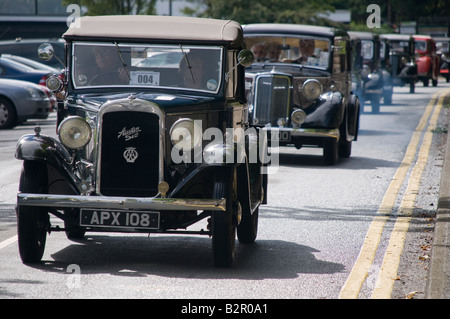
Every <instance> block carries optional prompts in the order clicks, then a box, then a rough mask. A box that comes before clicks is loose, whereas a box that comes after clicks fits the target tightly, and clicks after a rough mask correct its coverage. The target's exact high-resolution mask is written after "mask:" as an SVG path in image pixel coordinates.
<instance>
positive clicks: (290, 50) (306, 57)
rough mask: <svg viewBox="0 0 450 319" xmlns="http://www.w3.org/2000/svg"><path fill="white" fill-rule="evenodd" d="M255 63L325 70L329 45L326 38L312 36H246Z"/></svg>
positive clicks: (327, 64)
mask: <svg viewBox="0 0 450 319" xmlns="http://www.w3.org/2000/svg"><path fill="white" fill-rule="evenodd" d="M246 43H247V47H249V48H250V49H251V51H252V53H253V55H254V56H255V62H281V63H297V64H302V65H305V66H310V67H317V68H321V69H327V68H328V66H329V63H330V51H331V45H330V41H329V39H327V38H322V37H313V36H306V35H305V36H301V35H300V36H296V37H292V36H283V35H279V36H251V35H247V36H246Z"/></svg>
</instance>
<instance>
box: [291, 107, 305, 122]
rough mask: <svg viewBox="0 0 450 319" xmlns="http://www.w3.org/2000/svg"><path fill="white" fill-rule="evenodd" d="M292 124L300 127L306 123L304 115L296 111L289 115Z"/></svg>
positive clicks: (301, 111) (303, 112)
mask: <svg viewBox="0 0 450 319" xmlns="http://www.w3.org/2000/svg"><path fill="white" fill-rule="evenodd" d="M291 119H292V122H294V123H295V124H297V125H301V124H303V123H304V122H305V121H306V113H305V111H303V110H300V109H297V110H295V111H294V112H292V114H291Z"/></svg>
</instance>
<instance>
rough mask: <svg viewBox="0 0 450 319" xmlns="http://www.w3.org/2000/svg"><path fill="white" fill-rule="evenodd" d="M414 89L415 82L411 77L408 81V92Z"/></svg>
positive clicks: (412, 91)
mask: <svg viewBox="0 0 450 319" xmlns="http://www.w3.org/2000/svg"><path fill="white" fill-rule="evenodd" d="M415 91H416V83H415V82H414V80H412V79H411V82H409V93H414V92H415Z"/></svg>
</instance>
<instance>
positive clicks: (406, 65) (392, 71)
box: [380, 33, 418, 93]
mask: <svg viewBox="0 0 450 319" xmlns="http://www.w3.org/2000/svg"><path fill="white" fill-rule="evenodd" d="M380 40H381V42H380V44H381V48H380V57H381V68H382V69H383V72H387V73H388V74H389V75H388V78H389V81H390V82H391V83H392V85H393V86H404V85H408V86H409V93H414V92H415V86H416V84H415V83H416V82H417V81H418V76H417V65H416V59H415V50H414V38H413V37H412V35H410V34H397V33H393V34H381V35H380Z"/></svg>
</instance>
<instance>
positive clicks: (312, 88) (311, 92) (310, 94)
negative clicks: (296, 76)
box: [302, 79, 323, 100]
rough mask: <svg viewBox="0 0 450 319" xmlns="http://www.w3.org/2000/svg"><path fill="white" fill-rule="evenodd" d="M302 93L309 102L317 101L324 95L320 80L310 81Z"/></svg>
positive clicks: (304, 85) (304, 84) (306, 83)
mask: <svg viewBox="0 0 450 319" xmlns="http://www.w3.org/2000/svg"><path fill="white" fill-rule="evenodd" d="M302 91H303V94H304V95H305V97H306V99H307V100H315V99H317V98H318V97H319V96H320V95H321V94H322V92H323V87H322V84H321V83H320V82H319V81H318V80H316V79H309V80H306V81H305V82H304V83H303V86H302Z"/></svg>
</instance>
